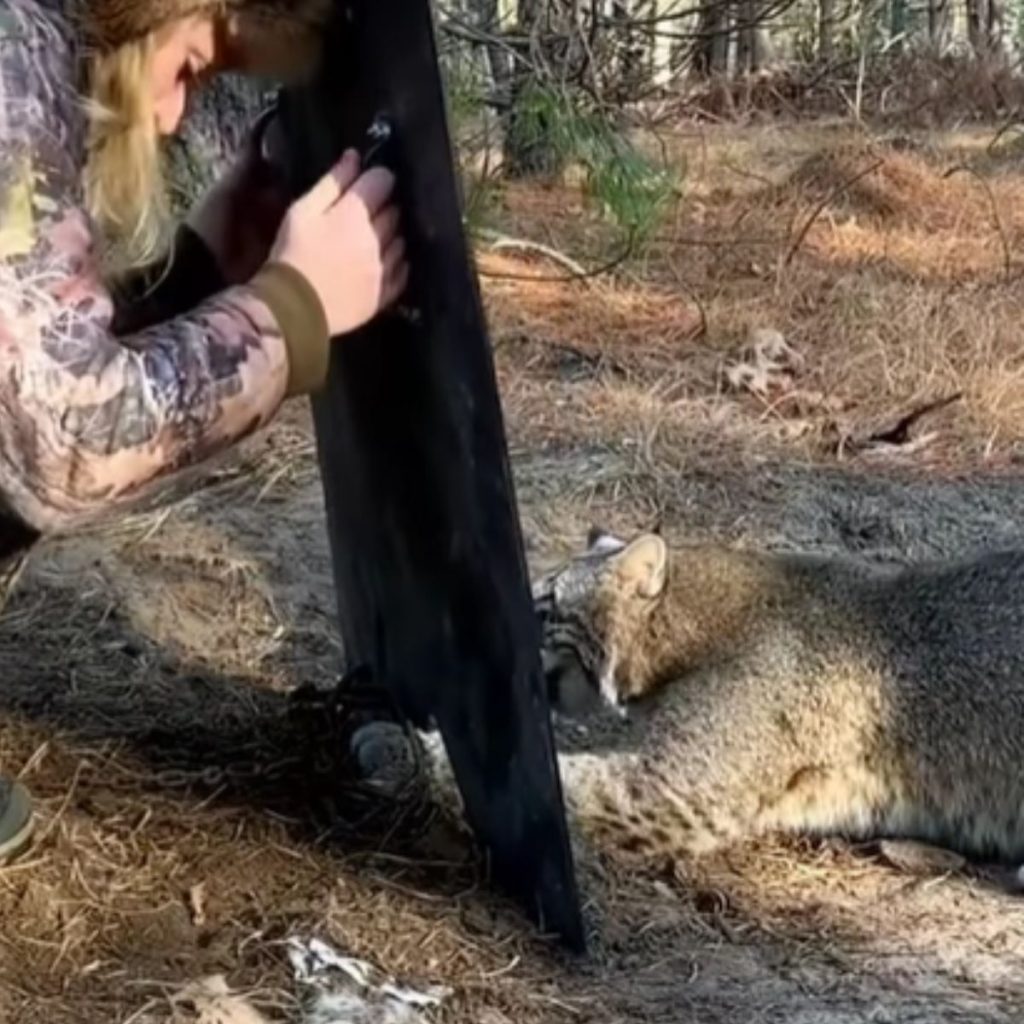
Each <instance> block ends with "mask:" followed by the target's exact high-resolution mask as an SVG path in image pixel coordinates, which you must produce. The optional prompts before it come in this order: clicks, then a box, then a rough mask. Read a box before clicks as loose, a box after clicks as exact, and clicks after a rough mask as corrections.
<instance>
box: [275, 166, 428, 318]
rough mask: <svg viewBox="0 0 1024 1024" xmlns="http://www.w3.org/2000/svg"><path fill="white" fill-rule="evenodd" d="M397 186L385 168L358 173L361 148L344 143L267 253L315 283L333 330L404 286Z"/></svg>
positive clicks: (368, 313)
mask: <svg viewBox="0 0 1024 1024" xmlns="http://www.w3.org/2000/svg"><path fill="white" fill-rule="evenodd" d="M394 187H395V179H394V175H392V174H391V172H390V171H386V170H384V169H383V168H379V167H377V168H373V169H372V170H369V171H366V172H365V173H361V172H360V163H359V155H358V154H357V153H356V152H355V151H354V150H349V151H348V152H347V153H345V155H344V156H343V157H342V158H341V160H340V161H339V162H338V163H337V164H336V165H335V167H334V168H333V169H332V170H331V171H330V172H329V173H328V174H326V175H325V176H324V177H323V178H322V179H321V180H320V182H319V183H318V184H317V185H315V186H314V187H313V188H312V189H311V190H310V191H309V192H308V193H307V194H306V195H305V196H303V197H302V198H301V199H299V200H298V201H297V202H296V203H295V204H294V205H293V206H292V207H291V209H290V210H289V211H288V213H287V215H286V216H285V219H284V223H283V224H282V225H281V232H280V234H279V235H278V237H277V241H276V242H275V243H274V246H273V249H272V251H271V256H270V258H271V260H274V261H277V262H281V263H288V264H290V265H291V266H293V267H294V268H295V269H296V270H298V271H299V272H300V273H301V274H302V275H303V276H304V277H305V278H306V279H307V280H308V281H309V283H310V284H311V285H312V286H313V289H314V290H315V291H316V293H317V295H319V296H320V301H321V302H322V304H323V307H324V312H325V313H326V315H327V325H328V328H329V330H330V333H331V335H332V336H333V335H336V334H346V333H348V332H349V331H353V330H355V329H356V328H358V327H361V326H363V324H365V323H367V322H368V321H370V320H372V319H373V317H374V316H376V314H377V313H378V312H380V311H381V310H382V309H384V308H386V307H387V306H390V305H391V304H392V303H393V302H395V301H396V300H397V299H398V298H400V297H401V294H402V292H403V291H404V290H405V286H406V284H407V282H408V277H409V268H408V265H407V264H406V260H405V240H404V239H403V238H402V236H401V234H400V232H399V215H398V208H397V207H396V206H395V205H394V203H393V202H392V194H393V192H394Z"/></svg>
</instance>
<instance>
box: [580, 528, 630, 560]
mask: <svg viewBox="0 0 1024 1024" xmlns="http://www.w3.org/2000/svg"><path fill="white" fill-rule="evenodd" d="M625 547H626V542H625V541H624V540H619V538H618V537H616V536H615V535H614V534H611V533H609V532H608V531H607V530H603V529H602V528H601V527H600V526H592V527H591V528H590V530H589V532H588V533H587V554H588V555H614V554H616V553H617V552H619V551H623V550H625Z"/></svg>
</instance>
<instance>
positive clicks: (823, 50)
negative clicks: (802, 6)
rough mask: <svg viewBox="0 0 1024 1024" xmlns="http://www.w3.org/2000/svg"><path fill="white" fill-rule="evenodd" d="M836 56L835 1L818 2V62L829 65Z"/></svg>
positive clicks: (820, 0)
mask: <svg viewBox="0 0 1024 1024" xmlns="http://www.w3.org/2000/svg"><path fill="white" fill-rule="evenodd" d="M835 55H836V4H835V0H818V60H820V61H821V62H822V63H823V64H831V63H832V61H833V60H834V59H835Z"/></svg>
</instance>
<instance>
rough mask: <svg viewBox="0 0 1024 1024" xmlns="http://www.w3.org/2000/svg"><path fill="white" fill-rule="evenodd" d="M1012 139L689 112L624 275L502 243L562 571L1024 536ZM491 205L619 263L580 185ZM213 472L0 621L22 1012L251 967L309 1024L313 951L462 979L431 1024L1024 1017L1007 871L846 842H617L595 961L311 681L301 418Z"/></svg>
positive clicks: (30, 591)
mask: <svg viewBox="0 0 1024 1024" xmlns="http://www.w3.org/2000/svg"><path fill="white" fill-rule="evenodd" d="M992 139H993V133H988V134H984V133H982V132H980V131H978V132H975V133H973V134H959V135H955V134H954V135H943V136H938V135H932V136H928V137H921V138H909V139H908V138H901V139H895V140H890V141H889V143H888V144H886V145H880V144H879V143H878V142H877V141H868V140H866V139H864V138H863V137H862V136H860V135H857V134H855V133H853V132H852V131H850V130H849V129H844V128H841V127H837V126H828V125H817V126H812V127H800V128H796V127H794V128H791V129H780V128H779V127H778V126H775V127H773V128H770V129H769V128H749V129H743V130H737V129H735V128H732V129H729V131H728V132H726V131H725V130H722V131H721V132H719V130H717V129H704V130H701V131H698V130H697V129H693V130H692V131H689V130H688V131H680V132H679V133H678V135H677V137H675V138H672V139H669V140H668V141H669V143H670V144H671V145H672V146H674V147H676V149H677V151H678V152H679V153H680V154H684V155H686V157H687V164H688V174H687V177H686V180H685V186H684V199H683V201H682V202H681V203H680V206H679V209H678V211H676V212H674V213H673V215H672V216H671V217H670V218H668V219H667V221H666V224H665V226H664V229H663V232H662V234H661V235H659V238H658V239H656V240H655V242H654V244H653V245H652V246H651V247H650V249H649V251H646V252H645V253H643V254H642V256H638V257H637V258H634V259H633V260H631V261H630V262H629V263H627V264H625V265H623V267H621V268H620V269H619V271H618V272H617V273H616V274H615V275H614V276H613V277H611V278H607V277H602V278H594V279H588V280H585V281H572V282H567V281H562V280H552V278H556V277H558V276H559V275H561V274H564V266H561V265H558V264H553V263H552V262H551V261H550V260H548V259H547V258H545V257H544V256H542V255H540V254H537V253H534V252H531V251H529V250H512V249H508V248H504V249H501V250H500V251H495V250H493V249H491V248H489V247H488V246H487V245H484V246H483V247H482V249H481V253H480V261H481V267H482V270H483V271H484V273H485V275H486V276H485V289H486V292H487V298H488V304H489V308H490V313H491V318H492V324H493V334H494V342H495V347H496V355H497V360H498V365H499V372H500V377H501V384H502V389H503V394H504V398H505V403H506V410H507V416H508V424H509V431H510V438H511V444H512V449H513V462H514V468H515V472H516V480H517V487H518V490H519V497H520V501H521V505H522V515H523V522H524V527H525V530H526V535H527V542H528V549H529V555H530V558H531V560H532V562H533V563H534V564H535V565H537V566H543V565H547V564H549V563H551V562H552V561H553V560H554V559H556V558H558V557H561V556H562V555H564V554H565V553H567V552H568V551H570V550H571V549H572V548H573V547H575V546H577V545H578V544H579V543H580V541H581V538H582V537H583V535H584V534H585V532H586V529H587V528H588V527H589V526H590V525H591V524H594V523H598V524H601V525H606V526H609V527H612V528H615V529H619V530H624V531H631V530H636V529H638V528H642V527H645V526H650V525H652V524H654V523H661V524H662V525H663V528H664V530H665V532H666V533H667V534H668V535H669V536H670V537H673V538H678V539H684V538H696V537H717V538H721V539H723V540H725V541H728V542H729V543H734V544H743V545H765V546H773V547H789V548H794V549H803V550H826V551H854V552H858V553H861V554H863V555H865V556H866V557H872V558H880V559H896V560H899V559H903V558H907V557H923V556H933V555H946V554H954V553H962V552H965V551H969V550H976V549H979V548H982V547H986V546H993V545H1009V544H1018V543H1021V542H1022V541H1024V536H1022V535H1024V526H1022V523H1021V517H1020V515H1019V513H1018V508H1019V507H1020V505H1021V504H1022V502H1024V482H1022V481H1021V479H1020V478H1019V477H1018V475H1017V471H1016V465H1017V462H1018V461H1019V457H1020V452H1019V450H1018V448H1017V443H1018V442H1017V437H1018V436H1019V431H1018V429H1017V428H1018V426H1019V420H1020V414H1021V411H1022V410H1024V377H1022V367H1024V363H1022V357H1021V346H1020V340H1019V339H1020V336H1021V323H1022V318H1021V316H1020V315H1019V314H1020V313H1021V312H1022V311H1024V310H1022V308H1021V307H1022V306H1024V298H1022V296H1024V293H1022V291H1021V281H1020V264H1019V260H1020V259H1021V258H1022V257H1024V201H1022V200H1024V173H1021V172H1020V171H1018V169H1017V167H1018V165H1019V163H1020V157H1019V148H1017V147H1015V145H1014V143H1013V140H1012V139H1005V138H1003V139H1000V140H997V142H998V144H997V145H990V143H991V142H992ZM492 215H493V217H494V218H495V220H496V222H497V223H500V225H501V229H502V231H503V232H505V233H507V234H508V235H510V236H515V237H529V238H531V239H534V240H539V241H542V242H543V243H544V244H545V245H548V246H554V247H556V248H558V249H559V250H561V251H563V252H565V253H568V254H571V255H572V257H573V258H574V259H577V260H579V261H581V262H583V263H585V264H586V265H597V264H598V263H599V262H600V257H601V255H602V253H604V254H606V248H607V245H608V244H609V243H608V239H607V232H606V231H605V230H604V229H603V228H602V227H601V225H600V224H599V223H598V222H597V221H596V219H595V218H594V217H593V216H592V215H591V214H590V213H589V212H588V211H587V210H585V209H583V208H582V207H580V206H579V205H578V204H577V203H576V202H575V201H574V200H573V197H572V196H571V194H569V193H567V192H566V191H565V190H563V189H539V188H536V187H534V188H530V189H526V188H522V189H513V190H510V191H508V192H505V193H502V194H501V195H500V196H499V197H497V198H496V199H495V200H494V209H493V212H492ZM538 276H539V277H541V278H543V279H542V280H536V279H534V280H524V278H531V277H532V278H537V277H538ZM770 332H777V333H775V334H772V333H770ZM780 342H781V344H780ZM955 396H959V397H955ZM942 398H951V399H954V398H955V400H953V401H951V402H950V404H948V405H947V406H945V407H944V408H942V409H939V410H936V411H934V412H932V413H929V414H927V415H924V416H922V417H921V418H920V420H918V421H915V422H913V423H911V424H909V425H904V424H901V422H900V421H901V419H903V418H904V417H905V416H906V415H907V414H908V413H912V412H915V411H917V410H919V409H921V408H922V407H924V406H926V405H927V404H928V403H930V402H931V401H934V400H936V399H942ZM904 427H905V429H904ZM200 483H201V487H200V488H199V489H198V490H197V491H195V492H194V493H192V494H191V495H190V496H188V497H186V498H185V499H184V500H183V501H181V502H180V503H178V504H175V505H173V506H171V507H170V508H168V509H166V510H164V511H161V512H158V513H150V514H144V515H137V516H133V517H131V518H129V519H128V520H126V521H124V522H121V523H118V524H117V525H116V526H114V527H109V528H105V529H103V530H101V531H97V532H96V533H95V534H92V535H90V536H88V537H84V538H76V539H75V540H74V541H73V542H62V543H55V544H51V545H49V546H47V547H45V548H41V549H40V550H39V551H38V552H37V553H36V555H35V557H34V559H33V561H32V563H31V565H30V567H29V569H28V571H27V574H26V577H25V579H24V580H23V583H22V585H21V587H20V589H19V590H18V592H17V594H16V595H15V598H14V600H13V601H12V602H11V604H10V605H9V606H8V608H7V610H6V612H5V614H4V615H3V617H2V618H0V664H2V665H3V667H4V668H3V676H2V685H0V712H2V714H0V765H2V767H3V769H4V770H5V771H14V772H18V773H20V774H21V775H22V777H23V778H24V779H25V780H26V781H27V782H28V784H29V785H30V786H31V788H32V790H33V792H34V793H35V795H36V796H37V797H38V799H39V801H40V806H41V815H40V826H39V832H38V836H37V839H36V841H35V844H34V845H33V847H32V849H31V850H30V851H29V852H28V853H27V855H26V856H25V857H24V858H23V859H22V860H21V861H20V862H18V863H17V864H16V865H15V866H13V867H12V868H10V869H7V870H5V871H3V872H0V920H2V921H3V927H2V929H0V1022H7V1021H10V1022H17V1024H36V1022H44V1021H45V1022H46V1024H64V1022H68V1024H72V1022H73V1024H84V1022H89V1024H108V1022H109V1024H140V1022H144V1024H157V1022H170V1021H178V1022H185V1021H188V1022H193V1024H194V1022H195V1021H197V1020H201V1021H202V1024H211V1022H212V1021H214V1020H217V1021H226V1018H214V1017H210V1016H207V1017H197V1016H196V1014H195V1012H193V1011H192V1010H190V1009H189V1007H188V1005H187V1004H186V1003H184V1002H182V1001H181V1000H180V999H179V998H177V996H178V995H180V993H181V991H182V989H183V988H185V987H186V986H188V985H189V984H190V983H192V982H195V981H197V980H199V979H202V978H205V977H208V976H210V975H218V974H222V975H224V976H225V978H226V980H227V982H228V984H229V985H230V986H231V988H232V990H234V991H236V992H238V993H242V994H244V995H245V996H246V998H247V999H248V1000H249V1002H250V1003H251V1004H252V1005H253V1006H254V1007H257V1008H258V1009H259V1010H261V1011H262V1013H263V1014H264V1015H265V1017H266V1019H267V1020H271V1021H282V1022H283V1021H294V1022H298V1021H301V1020H303V1017H302V1013H301V1008H300V1005H299V999H300V995H301V992H300V989H299V988H298V987H297V985H296V983H295V980H294V978H293V972H292V969H291V967H290V966H289V962H288V959H287V956H286V951H285V943H286V941H287V940H288V939H289V938H290V937H293V936H298V937H301V938H312V937H319V938H321V939H323V940H325V941H327V942H329V943H330V944H331V945H332V946H333V947H334V948H336V949H338V950H339V951H342V952H344V953H346V954H350V955H353V956H358V957H362V958H364V959H366V960H368V961H370V962H372V963H373V964H375V965H377V966H378V967H380V968H381V969H383V970H384V971H386V972H387V973H388V974H390V975H392V976H394V977H395V978H397V979H398V980H400V981H402V982H403V983H407V984H411V985H415V986H432V985H443V986H447V987H449V988H450V989H451V995H450V996H449V997H448V998H447V999H446V1000H445V1002H444V1003H443V1005H442V1007H441V1008H440V1009H439V1010H437V1011H435V1012H434V1019H437V1020H440V1021H451V1022H466V1024H504V1022H512V1024H529V1022H534V1021H536V1022H541V1021H543V1022H551V1024H562V1022H566V1024H568V1022H595V1024H618V1022H626V1021H629V1022H633V1021H636V1022H639V1021H647V1022H665V1024H668V1022H671V1024H686V1022H694V1024H698V1022H699V1024H714V1022H719V1021H721V1022H733V1021H742V1022H750V1024H770V1022H783V1021H785V1022H787V1024H788V1022H795V1024H853V1022H869V1021H870V1022H877V1024H884V1022H892V1024H913V1022H922V1024H924V1022H928V1024H934V1022H939V1021H950V1022H954V1021H955V1022H967V1021H971V1022H974V1021H977V1022H982V1021H984V1022H1003V1021H1006V1022H1010V1021H1014V1022H1016V1021H1019V1020H1020V1019H1021V1018H1022V1016H1024V903H1022V901H1021V897H1020V896H1018V895H1016V894H1015V893H1014V892H1013V891H1012V886H1010V885H1008V879H1009V876H1008V875H1007V874H1006V873H1000V872H997V871H993V870H989V869H987V868H986V867H984V866H972V867H970V868H968V869H967V870H965V871H962V872H957V873H953V874H950V875H942V876H937V877H918V876H915V875H912V874H908V873H906V872H904V871H900V870H898V869H897V868H895V867H893V866H892V865H890V864H889V863H887V862H886V860H885V858H884V857H882V856H881V855H880V853H879V851H878V850H877V849H876V848H874V847H870V846H869V847H863V848H851V847H850V846H849V845H847V844H844V843H842V842H839V841H835V842H828V843H817V844H810V843H801V842H793V841H785V842H784V841H781V840H766V841H764V842H761V843H758V844H755V845H752V846H746V847H742V848H738V849H735V850H732V851H730V852H729V853H727V854H724V855H722V856H720V857H716V858H713V859H710V860H707V861H703V862H700V863H697V864H676V865H665V864H658V865H651V866H650V868H649V870H645V871H636V870H629V871H626V870H623V869H622V868H621V866H620V865H617V864H616V863H615V862H614V861H613V860H612V859H610V858H609V857H608V856H607V855H606V854H604V853H602V851H598V850H590V849H588V850H582V851H581V852H580V874H581V883H582V886H583V889H584V893H585V898H586V904H587V915H588V920H589V924H590V928H591V936H592V953H591V956H590V957H589V958H588V959H587V960H584V961H572V960H569V959H567V958H565V957H564V956H563V955H562V954H560V953H559V951H558V950H557V949H556V948H555V947H554V946H552V945H551V944H549V943H547V942H545V941H544V940H542V939H541V938H538V937H536V936H534V935H533V934H532V932H531V931H530V929H529V928H528V926H526V925H525V924H524V923H523V922H522V921H521V919H520V918H519V917H518V915H517V914H516V913H515V912H514V911H513V910H512V909H511V908H509V907H508V906H506V905H505V904H504V903H503V902H502V901H501V900H499V899H496V898H495V897H494V896H493V895H491V894H490V893H488V891H487V890H486V889H485V888H484V887H483V885H482V882H481V878H480V873H479V870H478V869H477V867H476V866H475V864H474V862H473V860H472V858H471V856H470V855H469V853H468V851H467V849H466V848H465V846H464V845H463V844H460V843H458V842H455V841H453V839H452V837H451V836H450V835H448V834H447V833H446V832H444V831H442V830H440V829H439V828H438V827H437V825H436V823H433V822H432V821H431V819H430V817H429V815H427V814H425V812H424V810H423V809H422V808H408V807H402V806H389V805H385V804H381V803H380V802H379V801H371V800H369V799H367V798H366V796H365V795H364V794H362V793H360V791H359V790H358V788H357V787H355V786H349V787H344V786H343V787H338V786H337V785H336V779H337V777H338V774H339V772H340V773H341V774H344V771H345V765H344V754H343V751H342V750H341V749H340V745H339V743H338V739H337V734H336V733H335V732H333V731H332V730H331V729H330V728H328V726H329V725H330V724H331V723H330V721H329V720H328V719H327V718H326V717H323V716H320V715H318V714H317V713H316V712H315V711H310V710H309V709H305V710H304V709H303V706H302V705H301V704H298V703H297V702H296V701H294V700H293V699H291V698H290V696H289V694H290V693H291V692H292V691H293V690H294V689H295V688H296V687H297V686H300V685H301V684H303V683H308V682H317V683H324V682H325V681H329V680H331V679H333V678H335V677H336V676H337V673H338V670H339V665H340V660H341V652H340V650H339V649H338V644H337V640H336V637H335V632H334V629H333V625H332V600H333V598H332V593H331V583H330V577H329V561H328V556H327V548H326V540H325V535H324V529H323V525H322V511H321V498H320V493H319V484H318V480H317V475H316V467H315V460H314V449H313V440H312V430H311V426H310V423H309V420H308V416H307V414H306V411H305V409H304V408H303V407H302V406H301V405H299V406H296V407H294V408H291V409H289V410H288V411H287V412H286V414H285V415H283V416H282V417H281V419H280V420H279V421H278V423H277V424H276V425H275V426H274V427H273V428H272V429H271V430H270V431H268V432H267V433H266V434H264V435H263V436H261V437H260V438H258V439H255V440H254V441H253V442H251V443H250V444H248V445H246V446H245V448H244V450H243V451H242V452H241V453H240V454H237V455H235V456H233V457H232V458H231V459H229V460H226V461H225V462H223V463H222V464H220V465H219V466H217V467H215V468H214V469H213V470H211V471H209V472H208V473H207V474H206V475H205V476H204V478H203V479H202V480H201V481H200Z"/></svg>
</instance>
